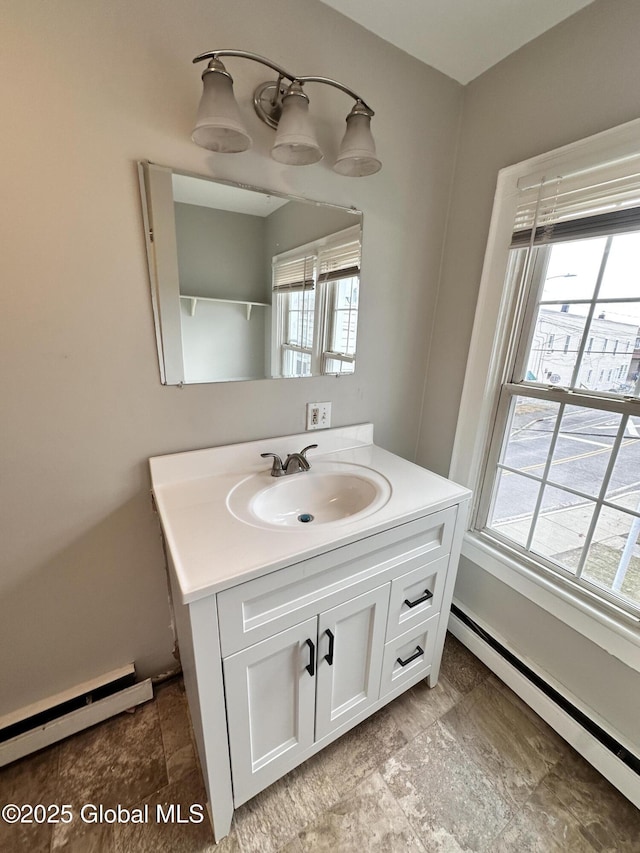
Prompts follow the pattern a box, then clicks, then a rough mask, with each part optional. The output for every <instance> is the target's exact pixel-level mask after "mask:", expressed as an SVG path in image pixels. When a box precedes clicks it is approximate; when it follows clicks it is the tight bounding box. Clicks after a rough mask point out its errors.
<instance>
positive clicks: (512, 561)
mask: <svg viewBox="0 0 640 853" xmlns="http://www.w3.org/2000/svg"><path fill="white" fill-rule="evenodd" d="M639 140H640V119H636V120H634V121H631V122H628V123H627V124H624V125H621V126H620V127H617V128H613V129H611V130H607V131H604V132H603V133H599V134H596V135H595V136H591V137H588V138H587V139H583V140H580V141H579V142H575V143H572V144H570V145H566V146H563V147H562V148H558V149H555V150H554V151H551V152H549V153H546V154H542V155H540V156H538V157H533V158H531V159H530V160H526V161H524V162H522V163H518V164H516V165H514V166H509V167H507V168H505V169H502V170H501V171H500V172H499V173H498V180H497V185H496V193H495V198H494V208H493V214H492V217H491V224H490V228H489V237H488V241H487V250H486V253H485V258H484V266H483V270H482V277H481V280H480V290H479V295H478V302H477V306H476V319H475V322H474V326H473V333H472V336H471V343H470V348H469V357H468V361H467V370H466V374H465V380H464V386H463V392H462V398H461V402H460V410H459V414H458V423H457V428H456V435H455V441H454V448H453V455H452V461H451V467H450V470H449V476H450V477H451V478H452V479H453V480H455V481H456V482H458V483H461V484H462V485H465V486H467V487H468V488H470V489H472V490H473V492H474V510H475V511H472V513H471V518H472V519H473V518H474V517H475V514H476V512H477V506H478V500H479V497H480V490H481V485H482V484H481V477H482V474H483V465H484V460H485V456H486V453H487V450H488V443H489V440H490V437H491V428H492V421H493V416H494V414H495V410H496V405H497V397H498V393H499V390H500V387H501V385H502V383H503V382H504V381H505V380H506V377H505V376H503V375H502V374H503V369H504V365H505V364H507V363H508V361H509V359H508V358H507V354H508V347H509V346H510V339H511V334H510V330H511V328H512V325H513V321H514V317H515V315H516V312H517V310H518V304H517V301H518V297H519V293H518V282H517V281H516V280H514V279H515V277H511V278H512V283H511V285H510V286H509V287H506V286H505V281H506V280H507V275H506V274H507V266H508V263H509V247H510V244H511V233H512V228H513V221H514V215H515V212H516V204H517V199H518V186H519V184H520V185H521V184H522V182H523V181H524V180H527V181H529V180H530V181H532V182H533V181H535V180H539V179H540V178H541V177H542V176H544V175H545V174H548V173H549V170H550V169H555V170H557V173H558V174H563V175H567V174H572V173H579V172H580V171H582V170H584V169H589V168H592V167H593V166H595V165H597V164H598V163H602V162H606V161H612V160H623V159H625V158H627V157H632V156H637V155H638V153H639V152H640V141H639ZM462 553H463V556H465V557H467V558H468V559H469V560H471V561H472V562H474V563H476V564H477V565H479V566H480V567H481V568H482V569H484V570H486V571H488V572H489V573H490V574H492V575H494V576H495V577H496V578H498V579H499V580H501V581H502V582H503V583H505V584H507V585H508V586H510V587H511V588H513V589H515V590H516V591H517V592H519V593H521V594H522V595H524V596H526V597H527V598H528V599H529V600H531V601H532V602H533V603H534V604H537V605H538V606H540V607H542V608H544V609H545V610H547V611H548V612H550V613H552V614H553V615H554V616H556V617H557V618H558V619H560V620H561V621H563V622H564V623H565V624H567V625H568V626H569V627H571V628H573V629H574V630H575V631H577V632H579V633H580V634H582V635H584V636H585V637H587V638H588V639H589V640H591V641H592V642H595V643H596V644H597V645H599V646H600V647H601V648H603V649H605V650H607V651H608V652H610V653H611V654H613V655H614V656H615V657H617V658H618V659H620V660H621V661H622V662H624V663H625V664H627V665H628V666H630V667H632V668H633V669H635V670H637V671H640V654H639V651H638V650H639V648H640V625H639V624H638V622H637V621H635V620H633V619H631V618H629V617H628V616H627V615H626V614H621V615H620V616H619V617H618V616H617V615H616V613H615V610H614V609H611V608H609V607H607V606H603V605H601V604H600V603H599V602H598V601H596V600H595V599H594V601H590V600H589V596H585V595H583V594H582V593H581V592H579V591H578V590H575V589H574V588H573V587H571V586H570V585H569V584H567V583H566V582H565V581H563V580H562V579H561V578H559V577H558V578H556V577H555V576H553V575H552V574H550V573H547V572H542V571H538V570H535V569H534V568H532V567H531V566H529V565H526V564H525V561H524V560H522V559H520V558H518V556H517V555H513V554H509V553H508V549H506V548H505V549H502V548H500V547H497V546H496V545H495V543H490V542H488V541H487V539H486V538H485V537H483V536H482V535H481V534H479V533H477V532H475V531H471V530H469V531H467V534H466V535H465V538H464V542H463V548H462Z"/></svg>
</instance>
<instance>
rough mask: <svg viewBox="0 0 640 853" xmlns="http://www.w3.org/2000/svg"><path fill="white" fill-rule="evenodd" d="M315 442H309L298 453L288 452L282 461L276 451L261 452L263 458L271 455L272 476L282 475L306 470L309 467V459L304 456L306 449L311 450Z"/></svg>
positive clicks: (315, 445)
mask: <svg viewBox="0 0 640 853" xmlns="http://www.w3.org/2000/svg"><path fill="white" fill-rule="evenodd" d="M317 446H318V445H317V444H309V445H307V447H304V448H303V449H302V450H301V451H300V453H289V454H288V456H287V458H286V459H285V460H284V462H283V461H282V459H281V458H280V457H279V456H278V454H277V453H261V454H260V456H262V458H263V459H266V458H267V457H269V456H271V457H273V465H272V466H271V476H272V477H284V476H286V475H287V474H297V473H299V472H300V471H308V470H309V468H311V465H310V464H309V460H308V459H307V457H306V455H305V454H306V452H307V450H313V449H314V448H315V447H317Z"/></svg>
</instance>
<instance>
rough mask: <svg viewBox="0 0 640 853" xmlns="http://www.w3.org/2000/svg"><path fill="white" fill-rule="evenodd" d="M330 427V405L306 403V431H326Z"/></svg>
mask: <svg viewBox="0 0 640 853" xmlns="http://www.w3.org/2000/svg"><path fill="white" fill-rule="evenodd" d="M330 426H331V403H307V427H306V428H307V429H308V430H310V429H328V428H329V427H330Z"/></svg>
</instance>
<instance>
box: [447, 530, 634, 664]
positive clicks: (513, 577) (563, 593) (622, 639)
mask: <svg viewBox="0 0 640 853" xmlns="http://www.w3.org/2000/svg"><path fill="white" fill-rule="evenodd" d="M462 555H463V556H464V557H466V558H467V559H468V560H470V561H471V562H473V563H475V564H476V565H478V566H480V568H481V569H484V571H487V572H489V574H491V575H493V576H494V577H495V578H497V579H498V580H499V581H501V582H502V583H504V584H506V585H507V586H509V587H511V589H513V590H515V591H516V592H518V593H520V594H521V595H523V596H524V597H525V598H527V599H528V600H529V601H531V602H533V603H534V604H536V605H537V606H538V607H541V608H542V609H543V610H546V611H547V612H548V613H550V614H551V615H552V616H555V617H556V618H557V619H559V620H560V621H562V622H564V623H565V624H566V625H568V626H569V627H570V628H572V629H573V630H574V631H577V632H578V633H579V634H582V635H583V636H584V637H586V638H587V639H588V640H590V641H591V642H592V643H595V644H596V645H597V646H599V647H600V648H602V649H604V650H605V651H606V652H608V653H609V654H611V655H613V656H614V657H616V658H618V660H620V661H621V662H622V663H624V664H626V666H629V667H631V668H632V669H634V670H636V671H638V672H640V625H639V624H638V622H637V621H635V620H634V619H633V618H632V617H625V616H624V615H623V614H622V613H621V614H620V615H619V616H618V615H617V614H616V613H615V612H614V610H613V608H612V609H611V610H609V609H608V608H605V607H599V606H596V605H595V604H594V603H592V602H591V601H590V600H588V596H587V595H584V596H583V595H581V594H580V593H579V592H578V591H576V590H574V589H573V588H572V587H571V586H570V585H568V584H566V583H563V582H562V580H561V579H560V578H557V579H556V578H555V577H553V576H550V575H549V574H547V573H546V572H542V571H539V570H536V569H534V568H532V567H530V566H528V565H527V564H526V563H524V562H523V561H522V560H519V559H517V557H516V556H515V555H514V554H513V553H511V552H509V551H507V550H506V549H504V550H503V549H502V548H500V547H499V545H497V544H496V543H494V542H493V541H490V540H489V539H488V538H486V537H484V536H482V534H479V533H476V532H472V531H468V532H467V533H466V534H465V537H464V540H463V544H462Z"/></svg>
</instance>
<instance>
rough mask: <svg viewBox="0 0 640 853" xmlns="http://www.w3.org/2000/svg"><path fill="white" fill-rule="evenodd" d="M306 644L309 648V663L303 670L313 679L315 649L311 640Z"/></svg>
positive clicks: (314, 672)
mask: <svg viewBox="0 0 640 853" xmlns="http://www.w3.org/2000/svg"><path fill="white" fill-rule="evenodd" d="M306 642H307V645H308V646H309V663H308V664H307V665H306V666H305V669H306V670H307V672H308V673H309V675H310V676H312V677H313V676H314V675H315V674H316V647H315V645H314V644H313V643H312V642H311V640H307V641H306Z"/></svg>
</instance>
